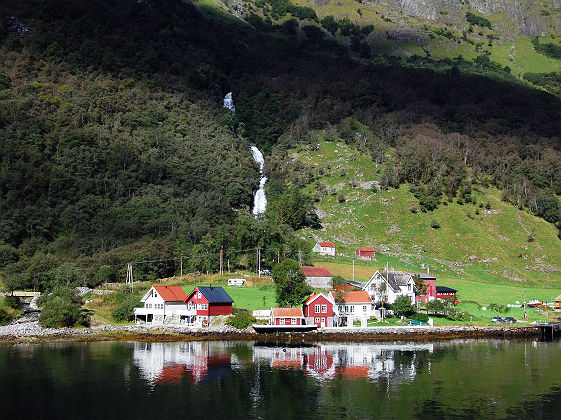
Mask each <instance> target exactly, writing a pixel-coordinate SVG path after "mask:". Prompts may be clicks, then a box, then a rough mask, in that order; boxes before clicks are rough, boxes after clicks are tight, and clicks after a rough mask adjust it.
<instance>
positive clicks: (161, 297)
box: [134, 286, 197, 324]
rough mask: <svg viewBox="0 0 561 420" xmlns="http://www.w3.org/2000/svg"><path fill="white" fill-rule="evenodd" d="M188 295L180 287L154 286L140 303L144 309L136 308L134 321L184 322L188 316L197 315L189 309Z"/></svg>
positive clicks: (155, 322)
mask: <svg viewBox="0 0 561 420" xmlns="http://www.w3.org/2000/svg"><path fill="white" fill-rule="evenodd" d="M185 299H187V293H185V291H184V290H183V289H182V288H181V287H180V286H152V287H151V288H150V290H148V292H147V293H146V294H145V295H144V297H143V298H142V299H140V301H141V302H142V303H144V307H143V308H134V320H135V321H137V320H142V321H144V322H146V323H153V324H162V323H164V322H184V321H185V320H186V319H187V317H188V316H190V315H196V314H197V313H196V311H195V310H191V309H187V304H186V303H185Z"/></svg>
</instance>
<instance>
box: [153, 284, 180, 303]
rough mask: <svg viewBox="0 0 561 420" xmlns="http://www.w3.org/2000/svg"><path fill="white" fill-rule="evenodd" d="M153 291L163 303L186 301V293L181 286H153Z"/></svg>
mask: <svg viewBox="0 0 561 420" xmlns="http://www.w3.org/2000/svg"><path fill="white" fill-rule="evenodd" d="M154 289H156V292H158V294H159V295H160V296H161V297H162V299H163V300H164V301H165V302H183V301H185V299H187V293H185V290H183V288H182V287H181V286H154Z"/></svg>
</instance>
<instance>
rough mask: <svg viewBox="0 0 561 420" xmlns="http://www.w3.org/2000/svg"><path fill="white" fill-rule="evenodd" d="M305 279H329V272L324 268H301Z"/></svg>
mask: <svg viewBox="0 0 561 420" xmlns="http://www.w3.org/2000/svg"><path fill="white" fill-rule="evenodd" d="M302 271H303V272H304V275H305V276H306V277H331V272H330V271H329V270H328V269H327V268H326V267H302Z"/></svg>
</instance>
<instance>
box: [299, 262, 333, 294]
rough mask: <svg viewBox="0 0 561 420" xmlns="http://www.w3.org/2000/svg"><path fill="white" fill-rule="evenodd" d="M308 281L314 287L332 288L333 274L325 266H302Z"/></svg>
mask: <svg viewBox="0 0 561 420" xmlns="http://www.w3.org/2000/svg"><path fill="white" fill-rule="evenodd" d="M302 272H303V273H304V276H306V283H307V284H309V285H310V286H311V287H312V288H314V289H331V280H333V276H332V275H331V272H330V271H329V270H328V269H327V268H325V267H302Z"/></svg>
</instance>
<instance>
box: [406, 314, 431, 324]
mask: <svg viewBox="0 0 561 420" xmlns="http://www.w3.org/2000/svg"><path fill="white" fill-rule="evenodd" d="M409 319H411V320H413V321H419V322H428V321H429V316H428V315H427V314H424V313H421V312H415V313H414V314H413V315H411V316H409Z"/></svg>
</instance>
